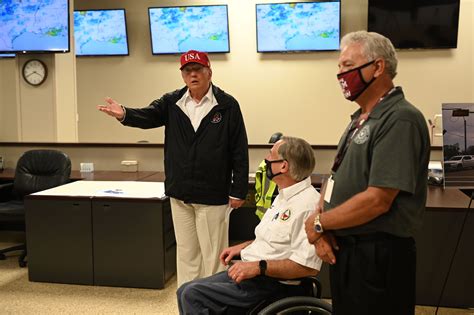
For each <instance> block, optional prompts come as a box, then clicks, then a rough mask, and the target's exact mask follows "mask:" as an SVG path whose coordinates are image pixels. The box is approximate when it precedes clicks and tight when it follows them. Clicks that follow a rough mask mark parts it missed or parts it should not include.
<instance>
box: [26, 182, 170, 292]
mask: <svg viewBox="0 0 474 315" xmlns="http://www.w3.org/2000/svg"><path fill="white" fill-rule="evenodd" d="M25 205H26V235H27V247H28V266H29V279H30V280H31V281H41V282H58V283H74V284H88V285H107V286H122V287H140V288H158V289H160V288H163V287H164V284H165V282H166V280H168V279H169V278H170V277H171V276H172V275H173V274H174V273H175V271H176V242H175V239H174V230H173V223H172V219H171V210H170V205H169V199H168V198H166V197H165V196H164V185H163V183H160V182H116V181H113V182H110V181H78V182H74V183H70V184H66V185H63V186H59V187H55V188H52V189H48V190H45V191H42V192H39V193H35V194H33V195H30V196H28V197H27V198H26V200H25Z"/></svg>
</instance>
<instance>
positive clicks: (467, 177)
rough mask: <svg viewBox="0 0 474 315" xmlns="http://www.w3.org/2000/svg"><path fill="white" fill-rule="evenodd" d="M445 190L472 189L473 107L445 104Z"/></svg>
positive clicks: (473, 164) (473, 104)
mask: <svg viewBox="0 0 474 315" xmlns="http://www.w3.org/2000/svg"><path fill="white" fill-rule="evenodd" d="M442 117H443V171H444V187H445V188H469V189H473V188H474V103H444V104H442Z"/></svg>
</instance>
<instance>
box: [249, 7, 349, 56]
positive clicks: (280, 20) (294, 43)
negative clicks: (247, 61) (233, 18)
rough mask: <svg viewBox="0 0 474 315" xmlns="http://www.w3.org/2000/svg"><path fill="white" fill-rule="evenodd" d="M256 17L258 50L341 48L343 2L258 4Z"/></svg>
mask: <svg viewBox="0 0 474 315" xmlns="http://www.w3.org/2000/svg"><path fill="white" fill-rule="evenodd" d="M256 18H257V51H258V52H262V53H263V52H299V51H318V50H338V49H339V40H340V27H341V3H340V1H331V0H328V1H313V2H290V3H262V4H257V5H256Z"/></svg>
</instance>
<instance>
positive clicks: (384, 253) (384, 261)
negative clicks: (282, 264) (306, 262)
mask: <svg viewBox="0 0 474 315" xmlns="http://www.w3.org/2000/svg"><path fill="white" fill-rule="evenodd" d="M397 62H398V61H397V57H396V53H395V49H394V47H393V45H392V43H391V42H390V41H389V40H388V39H387V38H385V37H384V36H382V35H380V34H377V33H368V32H365V31H360V32H354V33H349V34H347V35H346V36H344V37H343V38H342V40H341V53H340V56H339V73H338V75H337V77H338V79H339V83H340V84H341V87H342V90H343V93H344V96H345V97H346V98H347V99H348V100H350V101H355V102H356V103H357V104H358V105H359V106H360V109H359V110H357V111H356V112H355V113H354V114H353V115H352V117H351V119H352V121H351V122H350V124H349V126H348V127H347V128H346V130H345V132H344V134H343V135H342V138H341V140H340V142H339V145H338V153H337V155H336V158H335V160H334V165H333V167H332V172H331V177H330V178H329V179H328V181H327V182H326V185H325V191H324V192H323V196H324V198H322V200H324V201H323V202H321V203H320V204H319V206H318V207H317V209H316V211H315V212H314V213H313V214H312V215H311V216H310V217H309V218H308V220H307V221H306V233H307V236H308V240H309V242H310V243H312V244H314V245H315V247H316V252H317V254H318V256H319V257H320V258H321V259H322V260H323V261H325V262H328V263H329V264H330V279H331V293H332V301H333V311H334V314H336V315H345V314H351V315H354V314H361V315H362V314H363V315H372V314H381V312H383V313H384V314H389V315H391V314H393V315H395V314H396V315H409V314H414V310H415V280H416V279H415V278H416V277H415V272H416V247H415V241H414V239H413V236H414V233H415V230H416V229H417V228H418V227H419V226H420V225H421V223H422V218H423V212H424V210H425V202H426V190H427V172H428V161H429V155H430V141H429V136H428V128H427V125H426V122H425V120H424V118H423V115H422V114H421V112H420V111H419V110H418V109H416V108H415V107H414V106H413V105H412V104H410V103H409V102H408V101H407V100H406V99H405V96H404V94H403V91H402V89H401V87H394V84H393V78H394V77H395V75H396V73H397Z"/></svg>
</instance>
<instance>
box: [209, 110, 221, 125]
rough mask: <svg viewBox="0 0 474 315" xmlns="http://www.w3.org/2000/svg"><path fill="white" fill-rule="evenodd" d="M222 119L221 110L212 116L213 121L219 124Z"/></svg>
mask: <svg viewBox="0 0 474 315" xmlns="http://www.w3.org/2000/svg"><path fill="white" fill-rule="evenodd" d="M221 120H222V114H221V113H220V112H216V113H215V114H214V116H212V119H211V123H213V124H218V123H220V122H221Z"/></svg>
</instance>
